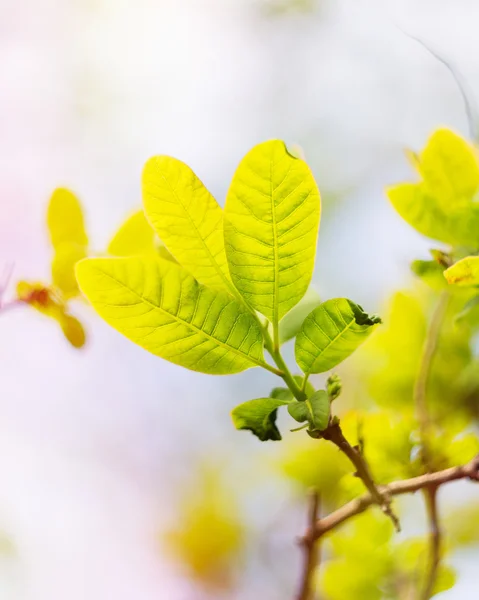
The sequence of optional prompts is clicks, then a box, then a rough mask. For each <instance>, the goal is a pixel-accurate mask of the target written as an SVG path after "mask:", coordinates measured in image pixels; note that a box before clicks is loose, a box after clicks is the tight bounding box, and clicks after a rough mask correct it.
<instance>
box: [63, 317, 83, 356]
mask: <svg viewBox="0 0 479 600" xmlns="http://www.w3.org/2000/svg"><path fill="white" fill-rule="evenodd" d="M60 326H61V328H62V331H63V333H64V335H65V337H66V338H67V340H68V341H69V342H70V344H71V345H72V346H73V347H74V348H82V347H83V346H84V345H85V341H86V336H85V330H84V329H83V325H82V324H81V323H80V321H79V320H78V319H77V318H75V317H72V316H71V315H68V314H64V315H63V317H62V318H61V319H60Z"/></svg>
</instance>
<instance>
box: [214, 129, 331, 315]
mask: <svg viewBox="0 0 479 600" xmlns="http://www.w3.org/2000/svg"><path fill="white" fill-rule="evenodd" d="M319 213H320V200H319V192H318V188H317V186H316V182H315V181H314V178H313V176H312V174H311V171H310V170H309V167H308V166H307V164H306V163H305V162H304V161H303V160H301V159H298V158H294V157H293V156H292V155H291V154H289V153H288V151H287V149H286V147H285V145H284V143H283V142H280V141H277V140H273V141H270V142H266V143H263V144H259V145H258V146H255V147H254V148H253V149H252V150H251V151H250V152H248V154H247V155H246V156H245V157H244V158H243V160H242V161H241V163H240V165H239V167H238V169H237V171H236V173H235V175H234V177H233V181H232V183H231V187H230V189H229V191H228V195H227V199H226V206H225V225H224V226H225V243H226V255H227V257H228V265H229V270H230V273H231V277H232V279H233V282H234V284H235V286H236V287H237V289H238V290H239V291H240V292H241V294H242V295H243V296H244V298H245V299H246V300H247V302H248V303H249V304H250V305H251V306H253V307H254V308H255V309H256V310H258V311H259V312H260V313H261V314H263V315H264V316H265V317H267V318H268V319H269V321H271V322H272V323H274V324H277V323H278V322H279V321H280V320H281V318H282V317H283V316H284V315H285V314H286V313H287V312H288V311H289V310H290V309H291V308H292V307H293V306H295V305H296V304H297V303H298V302H299V301H300V300H301V298H302V297H303V296H304V294H305V292H306V290H307V289H308V287H309V283H310V281H311V276H312V272H313V266H314V257H315V253H316V238H317V234H318V225H319Z"/></svg>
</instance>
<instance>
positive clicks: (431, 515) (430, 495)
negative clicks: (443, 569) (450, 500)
mask: <svg viewBox="0 0 479 600" xmlns="http://www.w3.org/2000/svg"><path fill="white" fill-rule="evenodd" d="M437 490H438V487H437V485H430V486H428V487H427V488H426V489H425V490H424V497H425V500H426V508H427V514H428V519H429V531H430V533H429V567H428V573H427V577H426V581H425V584H424V589H423V590H422V592H421V593H420V594H419V598H420V600H429V598H431V596H432V593H433V590H434V584H435V583H436V578H437V573H438V569H439V563H440V560H441V543H442V534H441V527H440V524H439V513H438V509H437Z"/></svg>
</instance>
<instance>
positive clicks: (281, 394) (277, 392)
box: [269, 387, 294, 402]
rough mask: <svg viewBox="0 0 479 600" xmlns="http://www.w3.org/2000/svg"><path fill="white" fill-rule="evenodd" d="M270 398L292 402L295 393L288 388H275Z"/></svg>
mask: <svg viewBox="0 0 479 600" xmlns="http://www.w3.org/2000/svg"><path fill="white" fill-rule="evenodd" d="M269 397H270V398H276V399H277V400H284V401H285V402H291V401H292V400H293V399H294V396H293V392H292V391H291V390H290V389H289V388H287V387H275V388H273V389H272V390H271V392H270V393H269Z"/></svg>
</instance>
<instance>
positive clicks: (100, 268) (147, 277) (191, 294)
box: [77, 256, 265, 374]
mask: <svg viewBox="0 0 479 600" xmlns="http://www.w3.org/2000/svg"><path fill="white" fill-rule="evenodd" d="M77 277H78V281H79V285H80V288H81V290H82V291H83V293H84V294H85V295H86V297H87V298H88V300H89V301H90V302H91V303H92V305H93V307H94V308H95V310H96V311H97V312H98V314H99V315H100V316H101V317H102V318H103V319H104V320H105V321H106V322H107V323H109V324H110V325H111V326H112V327H114V328H115V329H117V330H118V331H119V332H121V333H123V335H125V336H126V337H128V338H129V339H130V340H132V341H133V342H135V343H136V344H138V345H140V346H141V347H142V348H144V349H145V350H148V351H149V352H152V353H153V354H156V355H157V356H161V357H162V358H164V359H166V360H169V361H171V362H173V363H175V364H178V365H181V366H183V367H186V368H188V369H192V370H193V371H200V372H202V373H211V374H228V373H238V372H240V371H244V370H245V369H248V368H250V367H254V366H263V365H264V364H265V363H264V359H263V339H262V334H261V331H260V328H259V325H258V323H257V321H256V320H255V318H254V317H253V316H252V315H251V314H250V313H249V312H247V311H246V309H245V308H244V307H243V306H242V305H240V304H238V303H237V302H236V301H235V300H233V299H232V298H231V297H230V296H228V295H227V294H224V293H222V292H217V291H214V290H211V289H208V288H206V287H204V286H203V285H201V284H199V283H198V282H197V281H196V280H195V279H193V277H191V275H189V274H188V273H187V272H186V271H185V270H184V269H182V268H181V267H179V266H178V265H176V264H174V263H171V262H168V261H165V260H162V259H160V258H153V257H147V256H144V257H129V258H94V259H85V260H83V261H81V262H80V263H78V265H77Z"/></svg>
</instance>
